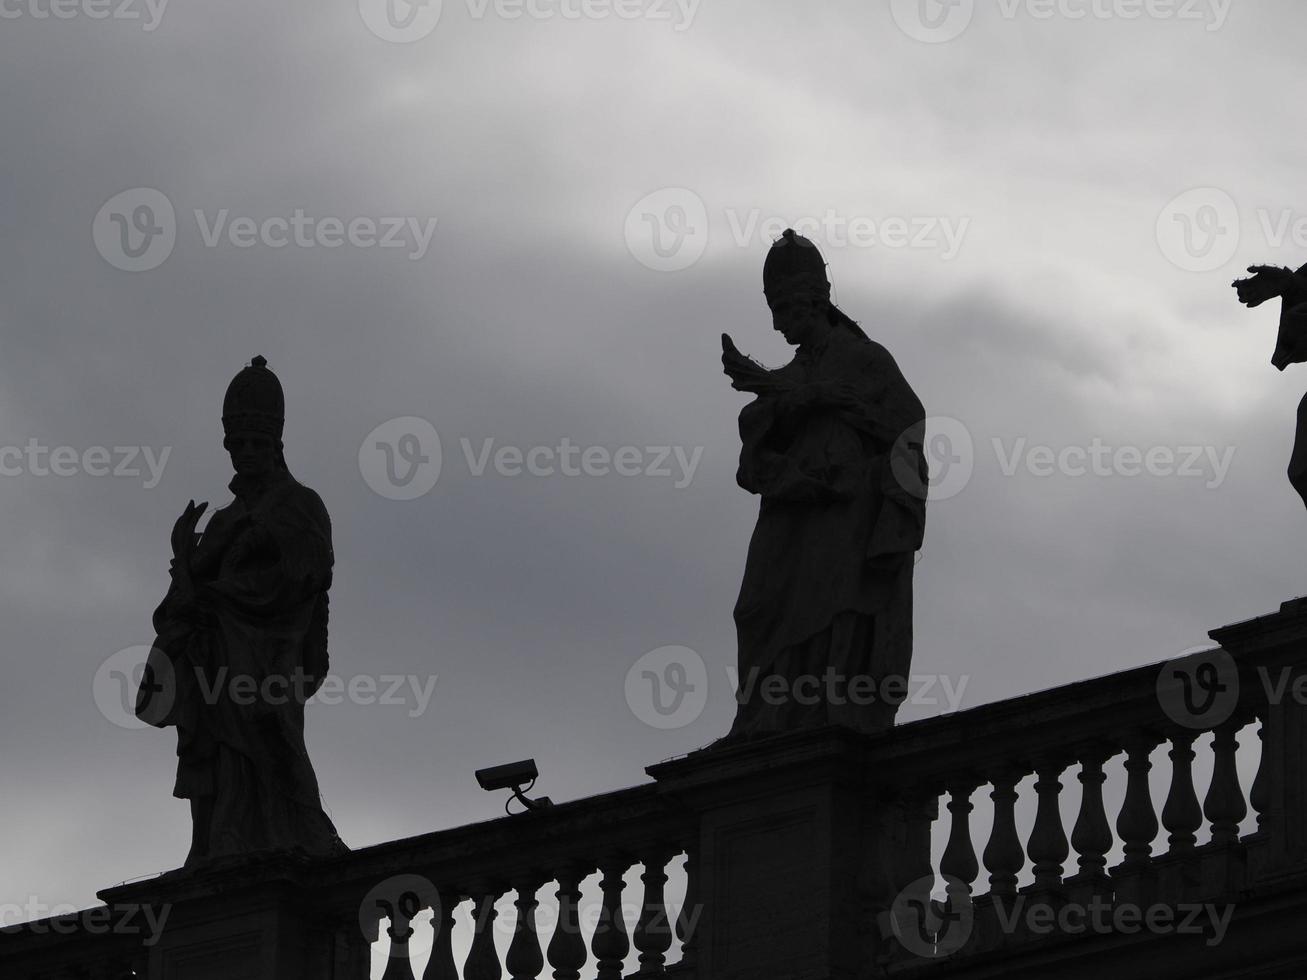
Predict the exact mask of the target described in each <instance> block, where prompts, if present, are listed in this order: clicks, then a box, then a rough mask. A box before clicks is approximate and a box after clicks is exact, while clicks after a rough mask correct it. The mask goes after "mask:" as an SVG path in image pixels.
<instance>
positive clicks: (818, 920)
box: [649, 729, 893, 980]
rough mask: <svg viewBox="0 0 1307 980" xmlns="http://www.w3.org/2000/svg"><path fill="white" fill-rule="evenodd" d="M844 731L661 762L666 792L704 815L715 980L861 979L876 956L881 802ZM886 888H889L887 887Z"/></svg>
mask: <svg viewBox="0 0 1307 980" xmlns="http://www.w3.org/2000/svg"><path fill="white" fill-rule="evenodd" d="M866 740H867V736H863V735H859V734H857V733H854V732H850V731H846V730H840V729H821V730H819V731H816V732H810V733H809V732H803V733H795V734H793V735H785V736H779V737H776V738H769V739H763V740H756V741H751V742H745V743H741V744H738V745H728V746H723V747H713V748H710V749H707V750H704V751H702V752H697V753H695V754H694V755H691V756H689V757H687V758H684V759H680V760H676V761H673V762H669V763H663V764H661V765H658V766H653V767H651V768H650V769H649V773H650V774H651V775H652V776H654V778H655V779H657V780H658V787H659V791H660V792H661V793H665V794H667V795H668V796H669V797H671V798H673V799H675V800H676V801H677V802H680V803H683V804H685V805H687V806H689V807H691V808H692V809H694V810H695V811H696V813H697V814H698V815H699V819H700V828H701V829H700V837H699V842H698V847H699V853H698V863H697V867H698V883H697V896H698V898H699V900H700V901H702V902H703V910H702V917H701V918H700V920H699V923H698V926H697V930H696V937H695V942H696V946H697V956H698V959H697V968H698V974H697V975H698V976H701V977H711V978H713V980H758V978H759V977H766V978H768V980H852V978H854V977H858V976H865V975H866V974H867V972H868V967H869V961H870V959H871V958H872V957H873V956H874V955H875V937H874V935H873V934H872V930H873V929H874V922H875V911H874V909H875V906H876V905H877V904H879V905H882V906H885V907H887V906H888V905H889V903H890V901H892V898H893V895H892V891H893V887H892V884H889V878H888V876H883V877H884V881H883V882H881V886H880V887H877V878H878V874H877V869H876V868H874V867H870V866H869V865H874V864H875V863H876V858H875V857H874V856H873V855H874V854H875V853H876V850H877V849H876V848H875V847H874V846H873V843H874V841H875V840H876V839H877V829H876V824H877V822H878V816H877V814H878V812H879V809H880V808H878V807H876V806H875V805H874V803H873V802H872V801H871V800H870V799H869V798H868V795H867V792H866V788H865V786H864V773H865V772H866V768H865V766H863V765H861V764H860V762H861V760H862V758H863V755H862V753H863V750H864V746H865V744H866ZM881 893H883V894H881Z"/></svg>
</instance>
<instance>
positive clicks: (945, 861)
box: [939, 783, 980, 912]
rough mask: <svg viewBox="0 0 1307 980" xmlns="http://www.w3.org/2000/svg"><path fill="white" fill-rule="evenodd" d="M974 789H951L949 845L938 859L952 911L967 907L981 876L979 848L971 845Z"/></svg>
mask: <svg viewBox="0 0 1307 980" xmlns="http://www.w3.org/2000/svg"><path fill="white" fill-rule="evenodd" d="M974 791H975V786H974V785H972V784H970V783H955V784H954V785H953V786H951V787H950V788H949V802H948V812H949V813H950V814H951V815H952V821H951V824H950V827H949V835H948V844H947V846H945V848H944V854H943V856H941V857H940V860H939V871H940V874H942V875H943V876H944V887H945V888H946V889H947V890H948V905H949V909H950V910H951V911H954V912H956V911H958V910H959V909H962V908H965V907H966V906H967V905H968V904H969V903H970V901H971V883H972V882H973V881H975V880H976V876H977V875H979V874H980V864H979V863H978V862H977V861H976V849H975V847H974V845H973V844H972V842H971V819H970V818H971V811H972V810H974V809H975V807H974V806H972V804H971V794H972V793H973V792H974Z"/></svg>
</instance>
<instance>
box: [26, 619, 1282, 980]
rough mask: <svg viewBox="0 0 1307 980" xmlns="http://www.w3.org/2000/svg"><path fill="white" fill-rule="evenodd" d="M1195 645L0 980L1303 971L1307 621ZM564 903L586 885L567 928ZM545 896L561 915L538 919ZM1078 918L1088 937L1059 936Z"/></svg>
mask: <svg viewBox="0 0 1307 980" xmlns="http://www.w3.org/2000/svg"><path fill="white" fill-rule="evenodd" d="M1213 638H1214V640H1215V641H1216V642H1217V643H1219V644H1220V651H1219V652H1218V653H1216V654H1200V655H1197V657H1196V659H1190V660H1184V661H1181V662H1170V663H1167V664H1154V665H1151V666H1147V667H1139V668H1136V669H1133V670H1128V671H1124V672H1122V673H1118V674H1113V675H1110V676H1106V677H1100V678H1097V679H1095V680H1090V681H1084V682H1081V683H1077V684H1071V685H1068V686H1065V687H1060V688H1056V689H1054V690H1049V691H1044V692H1041V693H1037V694H1031V695H1027V696H1024V697H1019V698H1014V699H1011V700H1007V701H1003V702H998V703H995V704H989V705H984V706H981V707H978V708H973V709H969V710H966V711H961V712H958V713H956V714H953V715H949V716H944V717H938V718H932V719H927V720H924V721H917V722H913V723H909V724H903V725H900V726H898V727H897V728H895V729H893V730H891V731H889V732H886V733H883V734H881V735H876V736H868V735H863V734H860V733H857V732H854V731H851V730H848V729H842V728H827V729H816V730H810V731H801V732H792V733H788V734H783V735H777V736H774V737H768V738H760V739H752V740H747V741H739V742H729V743H720V744H718V745H714V746H711V747H709V748H707V749H704V750H701V751H699V752H695V753H692V754H691V755H689V756H687V757H684V758H680V759H675V760H671V761H668V762H664V763H660V764H658V765H655V766H652V767H650V768H649V770H648V772H649V774H650V775H651V776H652V777H653V781H652V782H650V783H647V784H644V785H640V786H636V787H633V788H631V789H626V790H621V791H618V792H615V793H609V794H605V795H602V796H597V797H593V798H590V799H584V800H578V801H574V802H570V803H564V804H561V805H559V806H556V807H551V808H547V809H541V810H533V811H530V812H527V813H524V814H519V815H516V816H512V817H505V818H501V819H497V820H492V821H488V822H485V823H480V824H473V825H469V826H465V827H458V828H454V829H451V830H445V831H440V832H437V833H432V834H427V835H423V836H420V837H414V838H409V839H405V840H398V841H392V842H388V843H384V844H379V845H376V846H373V847H367V848H363V849H360V850H357V851H354V852H351V853H350V854H347V855H344V856H341V857H339V858H333V859H330V860H325V861H324V860H317V861H310V860H303V861H299V860H295V859H293V858H291V857H288V856H285V855H276V856H270V857H269V858H268V859H266V860H264V861H257V862H238V863H235V864H230V865H222V864H216V865H214V866H212V867H210V868H207V869H205V870H203V871H200V872H198V873H191V874H180V873H170V874H168V875H164V876H161V877H158V878H154V879H150V880H147V881H142V882H136V883H133V884H131V885H124V886H118V887H117V888H112V889H107V890H105V891H104V892H102V893H101V896H100V897H101V899H102V900H104V901H105V902H106V908H108V909H110V910H115V909H123V908H126V907H129V906H131V905H133V904H135V905H138V906H139V905H148V906H150V907H152V908H154V909H155V910H156V911H160V910H163V909H167V910H169V911H170V917H169V918H168V926H167V928H165V929H164V930H163V932H162V936H161V937H155V938H157V939H159V941H158V942H157V943H154V944H152V945H151V946H150V947H149V948H148V949H147V948H143V947H142V945H141V942H140V939H139V937H138V938H137V939H135V940H133V939H132V938H131V937H128V936H124V935H121V934H117V933H115V934H112V935H109V936H105V935H98V936H93V935H91V934H90V932H89V930H88V929H81V930H80V931H79V930H73V931H72V933H71V934H62V935H53V934H46V935H44V936H42V935H40V934H39V933H40V930H39V928H36V929H34V928H33V927H39V925H40V924H39V923H29V924H27V925H26V926H24V927H22V928H20V929H18V930H13V929H9V930H4V931H3V932H0V964H2V965H3V970H0V972H2V973H3V975H4V976H5V977H11V976H12V977H15V978H20V980H23V978H43V980H73V978H89V980H123V978H124V977H126V976H129V975H132V974H131V973H129V972H128V971H129V970H134V971H135V973H134V975H136V976H139V977H149V978H151V980H174V978H183V977H184V978H185V980H204V978H207V977H210V976H212V977H222V978H224V980H228V978H250V980H255V978H258V980H263V978H271V977H276V978H277V980H301V978H303V980H309V978H311V980H363V978H365V977H367V976H368V969H369V959H370V953H371V949H372V944H373V943H374V942H378V941H379V942H382V943H386V944H387V949H388V953H389V955H388V958H387V966H386V970H385V978H386V980H417V971H416V970H415V968H414V964H413V956H412V955H411V952H410V948H411V947H412V946H413V945H414V940H413V937H414V935H415V930H417V929H431V930H432V933H430V934H429V935H430V936H431V939H432V943H431V948H432V951H431V955H430V957H429V960H428V961H427V963H426V964H425V967H424V969H423V970H422V973H421V976H422V980H500V978H504V977H507V978H510V980H536V978H541V977H553V978H555V980H579V978H580V977H587V978H589V977H597V978H599V980H621V978H623V977H625V976H629V975H630V974H628V973H627V972H626V969H625V966H626V964H627V963H628V962H630V961H631V960H632V959H633V958H634V959H636V960H637V961H638V965H637V966H635V968H634V969H635V973H634V975H635V976H638V977H654V976H678V977H684V978H701V980H732V978H736V977H749V978H754V977H760V976H769V977H786V978H792V980H836V978H839V980H863V978H869V977H876V976H911V977H935V976H941V977H943V976H948V977H957V978H968V980H970V978H982V977H999V976H1012V975H1028V976H1041V977H1042V976H1048V975H1057V976H1059V977H1069V978H1080V977H1083V978H1086V980H1088V978H1091V977H1092V978H1097V977H1101V976H1103V975H1112V976H1114V977H1115V978H1116V980H1127V978H1140V980H1170V978H1175V980H1180V978H1182V977H1191V976H1196V975H1202V976H1204V977H1210V978H1214V980H1216V978H1231V980H1232V978H1235V977H1242V976H1247V975H1250V974H1249V973H1247V972H1241V971H1246V970H1247V963H1248V961H1249V959H1250V957H1251V961H1252V962H1254V963H1263V964H1270V966H1268V969H1267V972H1264V973H1258V975H1259V976H1263V975H1264V976H1268V977H1272V976H1274V977H1278V976H1286V977H1287V976H1300V975H1302V974H1303V971H1304V969H1305V968H1307V944H1303V943H1301V940H1300V932H1301V930H1300V927H1299V926H1298V925H1297V923H1298V922H1300V921H1302V917H1303V916H1304V915H1307V612H1304V611H1303V610H1302V609H1301V608H1299V607H1293V608H1289V609H1286V610H1285V611H1283V612H1281V613H1280V614H1277V615H1275V616H1270V617H1264V618H1263V619H1260V620H1254V621H1251V622H1249V623H1243V624H1239V625H1237V626H1232V627H1227V628H1226V629H1223V630H1217V631H1215V632H1214V633H1213ZM1208 661H1210V663H1208ZM1195 664H1198V666H1195ZM1203 664H1207V665H1206V666H1204V665H1203ZM1241 745H1242V746H1243V752H1242V755H1241V752H1240V746H1241ZM1250 756H1255V758H1253V757H1250ZM1241 761H1242V762H1243V763H1244V769H1245V774H1246V775H1251V777H1252V778H1249V779H1241V775H1240V762H1241ZM1250 762H1252V763H1255V766H1253V767H1251V768H1250V767H1249V766H1248V763H1250ZM1150 777H1155V778H1150ZM1159 789H1160V791H1158V790H1159ZM978 804H985V806H983V807H981V809H985V810H990V809H992V818H991V819H989V821H988V825H987V826H983V825H982V824H983V821H977V819H976V817H977V813H976V811H977V805H978ZM682 856H684V868H685V873H686V875H687V891H686V895H685V900H684V902H683V903H681V905H680V906H679V908H676V909H674V908H672V907H671V906H670V903H669V902H668V897H667V888H666V886H667V882H668V878H669V872H673V871H674V872H676V874H677V875H678V877H679V874H680V871H679V869H680V867H681V865H682ZM1073 859H1074V860H1073ZM637 872H638V878H639V885H638V886H636V887H635V888H628V885H627V881H628V879H629V878H634V876H635V875H636V874H637ZM583 884H584V887H585V888H586V889H588V893H589V894H591V895H594V893H595V892H596V891H597V893H598V895H597V900H598V903H599V907H598V915H597V917H596V921H595V923H594V925H593V927H592V928H589V929H585V928H583V927H582V925H581V923H580V918H581V914H580V913H581V906H582V889H583ZM636 891H638V892H639V894H638V898H637V897H636V896H634V895H631V894H630V893H631V892H636ZM542 900H543V901H546V902H549V903H550V908H551V910H552V908H553V900H556V903H557V905H556V907H557V917H556V921H555V922H554V923H553V924H552V925H550V926H549V927H548V928H545V929H542V928H540V923H539V915H538V913H539V911H540V903H541V902H542ZM508 901H511V903H512V905H513V906H514V908H515V911H516V915H515V916H513V919H514V922H513V925H512V928H511V930H508V931H505V932H504V933H503V935H499V936H498V937H497V934H496V930H495V919H496V914H497V913H496V906H497V905H503V904H504V903H505V902H508ZM630 905H635V906H636V913H635V914H634V915H633V916H632V917H631V919H630V921H631V926H630V927H629V930H628V925H627V921H628V919H627V917H624V916H623V909H624V907H629V906H630ZM1185 908H1207V909H1212V910H1225V911H1228V918H1227V919H1225V920H1223V921H1222V923H1221V924H1220V928H1219V930H1218V931H1219V932H1220V934H1221V937H1223V941H1222V939H1221V938H1218V937H1216V936H1214V935H1213V931H1212V930H1211V929H1208V930H1206V932H1199V933H1198V934H1195V935H1188V934H1181V933H1180V932H1178V931H1177V930H1175V929H1170V930H1167V929H1166V928H1162V927H1161V926H1164V925H1165V924H1166V921H1170V922H1171V923H1172V924H1174V922H1175V914H1176V912H1177V910H1182V909H1185ZM1085 909H1099V910H1103V911H1104V914H1105V916H1106V921H1107V926H1106V928H1084V927H1083V925H1084V923H1083V916H1079V917H1077V918H1075V919H1074V920H1072V919H1065V918H1064V919H1059V916H1063V915H1065V914H1066V913H1067V912H1068V910H1085ZM1032 910H1033V911H1034V912H1036V913H1038V916H1036V915H1032V914H1031V912H1032ZM1127 910H1138V915H1146V914H1156V915H1158V916H1159V918H1158V921H1157V922H1153V923H1150V924H1149V926H1148V927H1147V928H1143V927H1140V924H1139V922H1138V921H1137V920H1136V921H1135V922H1134V926H1135V927H1134V928H1128V927H1127V926H1129V923H1125V924H1124V925H1123V922H1122V920H1120V919H1119V918H1114V917H1115V916H1118V915H1119V914H1120V913H1122V912H1123V911H1127ZM428 911H429V913H430V914H429V915H428ZM1168 913H1169V914H1170V915H1171V918H1170V919H1169V920H1167V919H1166V916H1167V914H1168ZM90 914H91V913H90V912H88V913H82V915H84V916H85V915H90ZM1223 914H1224V913H1223ZM428 919H429V920H430V925H428V924H427V920H428ZM1164 920H1165V921H1164ZM1072 921H1074V922H1075V924H1076V926H1077V927H1076V928H1070V927H1069V925H1068V923H1071V922H1072ZM456 923H461V926H462V928H463V929H464V931H468V930H469V929H470V935H471V941H470V947H469V948H468V949H467V950H466V952H465V953H462V952H461V951H457V950H456V948H455V943H454V942H453V936H454V934H455V924H456ZM546 933H547V934H546ZM423 938H425V937H423ZM1299 947H1302V948H1301V949H1300V948H1299ZM101 954H102V955H101ZM460 960H461V962H460ZM1197 960H1201V962H1202V964H1203V966H1202V968H1201V969H1199V970H1197V971H1196V970H1195V966H1194V963H1195V962H1196V961H1197ZM206 970H207V971H208V972H206ZM1277 970H1278V971H1280V972H1276V971H1277Z"/></svg>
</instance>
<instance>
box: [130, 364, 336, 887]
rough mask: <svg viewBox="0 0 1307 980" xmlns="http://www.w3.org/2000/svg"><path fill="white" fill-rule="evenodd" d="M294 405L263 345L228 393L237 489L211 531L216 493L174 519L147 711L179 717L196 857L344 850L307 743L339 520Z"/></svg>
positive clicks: (163, 721)
mask: <svg viewBox="0 0 1307 980" xmlns="http://www.w3.org/2000/svg"><path fill="white" fill-rule="evenodd" d="M283 418H284V400H283V395H282V390H281V383H280V382H279V381H278V380H277V376H276V375H275V374H273V373H272V372H271V371H270V370H268V368H267V361H266V360H264V358H262V357H256V358H254V360H253V362H252V363H251V365H250V366H249V367H246V368H244V369H243V370H242V371H241V372H240V373H239V374H237V375H236V377H235V379H234V380H233V381H232V383H231V385H230V386H229V387H228V389H227V395H226V398H225V399H224V400H223V406H222V425H223V430H224V432H225V434H226V438H225V439H224V441H223V445H224V447H225V448H226V449H227V451H228V452H229V453H230V454H231V461H232V466H233V468H234V469H235V471H236V475H235V477H234V478H233V479H232V481H231V483H230V485H229V487H230V489H231V491H232V493H233V494H234V495H235V500H234V501H233V502H232V503H231V504H229V505H228V506H226V507H224V508H222V509H221V510H218V511H216V512H215V513H214V514H213V516H212V518H210V520H209V523H208V525H207V527H206V528H205V530H204V533H203V534H199V535H197V534H196V530H195V527H196V523H197V522H198V521H199V519H200V516H201V515H202V514H203V513H204V510H205V508H206V507H207V506H208V505H207V504H203V503H202V504H199V505H196V504H195V502H194V501H191V503H190V504H188V505H187V507H186V510H185V511H184V512H183V513H182V515H181V517H180V518H179V519H178V520H177V523H176V526H175V527H174V528H173V532H172V550H173V561H172V566H171V571H172V585H171V587H170V588H169V590H168V595H167V597H166V598H165V599H164V600H163V603H162V604H161V605H160V606H159V608H158V609H157V610H156V611H155V613H154V628H155V630H156V632H157V633H158V637H157V639H156V640H155V642H154V649H153V650H152V651H151V654H150V656H151V661H150V663H149V665H147V670H146V674H145V677H144V678H143V680H142V683H141V688H140V691H139V692H138V695H137V704H136V713H137V715H138V716H139V717H140V718H142V720H144V721H147V722H149V723H150V724H152V725H156V726H158V727H164V726H168V725H174V726H176V728H177V756H178V760H177V783H176V786H175V787H174V789H173V795H174V796H176V797H178V798H180V799H187V800H190V803H191V818H192V822H193V833H192V842H191V850H190V854H189V855H188V856H187V858H186V866H187V867H192V866H194V865H195V864H197V863H199V862H201V861H202V860H205V859H210V858H218V857H229V856H235V855H249V854H253V853H256V852H266V851H274V850H275V851H300V852H303V853H306V854H310V855H324V854H331V853H337V852H340V851H344V850H346V848H345V845H344V844H343V843H341V841H340V838H339V837H338V836H337V835H336V828H335V827H334V826H333V825H332V822H331V819H330V818H329V817H328V816H327V815H326V813H325V812H324V811H323V809H322V801H321V797H320V795H319V792H318V781H317V777H316V776H315V775H314V773H313V766H312V764H311V763H310V762H309V756H308V752H307V750H306V749H305V745H304V701H305V700H306V699H307V698H309V697H310V696H311V695H312V694H313V693H314V692H315V691H316V690H317V689H318V687H319V686H321V684H322V681H323V678H324V677H325V675H326V672H327V589H328V588H329V587H330V585H331V568H332V561H333V558H332V548H331V521H330V519H329V518H328V516H327V511H326V508H325V507H323V505H322V501H321V500H320V499H319V497H318V495H317V494H316V493H314V492H313V491H312V490H310V489H309V488H308V487H305V486H303V485H302V484H300V483H298V482H297V481H296V480H295V478H294V477H292V476H291V475H290V472H289V471H288V470H287V468H286V461H285V458H284V457H283V455H282V443H281V432H282V422H283ZM164 661H166V663H165V662H164ZM165 681H166V682H165Z"/></svg>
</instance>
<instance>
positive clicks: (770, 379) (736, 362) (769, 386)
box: [722, 334, 794, 395]
mask: <svg viewBox="0 0 1307 980" xmlns="http://www.w3.org/2000/svg"><path fill="white" fill-rule="evenodd" d="M722 369H723V370H724V371H725V372H726V376H727V377H728V378H730V379H731V387H732V388H734V389H735V390H736V391H747V392H750V393H752V394H755V395H777V394H781V393H782V392H787V391H791V390H792V389H793V388H794V385H793V384H792V383H791V382H790V381H789V380H787V379H785V378H784V377H782V376H781V375H780V374H779V372H776V371H769V370H767V369H766V368H765V367H763V366H762V365H761V364H759V363H758V362H757V361H755V360H754V359H753V358H751V357H748V356H746V355H745V354H742V353H741V352H740V349H739V348H738V347H736V346H735V341H733V340H731V338H730V335H729V334H722Z"/></svg>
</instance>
